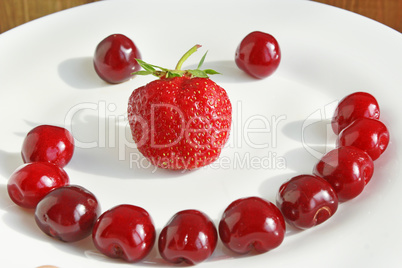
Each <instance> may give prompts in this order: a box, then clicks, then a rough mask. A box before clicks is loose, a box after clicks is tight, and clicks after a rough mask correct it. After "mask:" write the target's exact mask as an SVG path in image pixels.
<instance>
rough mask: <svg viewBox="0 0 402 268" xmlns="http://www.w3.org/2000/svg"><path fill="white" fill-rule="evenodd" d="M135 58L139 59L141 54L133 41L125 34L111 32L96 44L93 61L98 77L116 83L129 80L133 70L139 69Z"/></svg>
mask: <svg viewBox="0 0 402 268" xmlns="http://www.w3.org/2000/svg"><path fill="white" fill-rule="evenodd" d="M136 59H141V55H140V52H139V50H138V49H137V47H136V46H135V44H134V42H133V41H132V40H131V39H130V38H128V37H127V36H125V35H122V34H113V35H110V36H108V37H106V38H105V39H103V40H102V41H101V42H100V43H99V44H98V46H97V47H96V49H95V55H94V60H93V62H94V67H95V71H96V73H97V74H98V75H99V77H100V78H102V79H103V80H105V81H106V82H108V83H111V84H117V83H121V82H124V81H127V80H129V79H130V78H131V77H132V76H133V75H132V73H133V72H136V71H139V70H140V68H141V67H140V65H139V64H138V62H137V61H136Z"/></svg>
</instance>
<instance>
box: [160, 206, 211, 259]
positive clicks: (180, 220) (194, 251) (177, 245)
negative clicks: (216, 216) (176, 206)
mask: <svg viewBox="0 0 402 268" xmlns="http://www.w3.org/2000/svg"><path fill="white" fill-rule="evenodd" d="M217 240H218V233H217V230H216V228H215V225H214V223H213V222H212V220H211V219H210V218H209V217H208V216H207V215H206V214H204V213H202V212H200V211H198V210H183V211H180V212H178V213H176V214H175V215H174V216H173V217H172V218H171V219H170V221H169V222H168V223H167V224H166V226H165V227H164V228H163V229H162V232H161V233H160V235H159V243H158V248H159V253H160V254H161V256H162V258H164V259H165V260H166V261H168V262H171V263H181V262H183V261H184V262H186V263H188V264H192V265H193V264H197V263H200V262H202V261H204V260H206V259H207V258H208V257H209V256H211V255H212V253H213V252H214V250H215V248H216V244H217Z"/></svg>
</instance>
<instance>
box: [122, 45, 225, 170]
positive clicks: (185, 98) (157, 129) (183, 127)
mask: <svg viewBox="0 0 402 268" xmlns="http://www.w3.org/2000/svg"><path fill="white" fill-rule="evenodd" d="M199 47H200V46H199V45H196V46H194V47H192V48H191V49H190V50H189V51H188V52H187V53H186V54H184V55H183V57H182V58H181V59H180V60H179V62H178V64H177V66H176V68H175V69H174V70H169V69H165V68H162V67H159V66H156V65H151V64H148V63H145V62H143V61H142V60H137V61H138V63H139V64H140V65H141V66H142V68H143V69H144V70H142V71H138V72H136V73H135V74H139V75H147V74H152V75H155V76H157V77H158V78H159V79H157V80H154V81H152V82H150V83H148V84H147V85H145V86H142V87H139V88H137V89H135V90H134V91H133V93H132V94H131V96H130V98H129V103H128V120H129V123H130V128H131V132H132V136H133V139H134V141H135V143H136V145H137V148H138V150H139V151H140V152H141V153H142V154H143V155H144V156H145V157H146V158H147V159H148V160H149V161H150V162H151V163H152V164H153V165H155V166H157V167H160V168H164V169H172V170H183V169H195V168H200V167H202V166H205V165H209V164H211V163H212V162H214V161H215V160H216V159H218V157H219V155H220V153H221V150H222V147H223V146H224V145H225V143H226V142H227V140H228V138H229V133H230V127H231V120H232V105H231V103H230V100H229V97H228V95H227V93H226V91H225V90H224V89H223V88H222V87H220V86H219V85H217V84H216V83H215V82H213V81H212V80H210V79H209V77H208V74H217V73H218V72H216V71H214V70H211V69H206V70H200V67H201V65H202V64H203V62H204V59H205V56H206V54H205V55H204V56H203V57H202V59H201V61H200V63H199V65H198V67H197V69H195V70H181V66H182V64H183V62H184V61H185V60H186V59H187V58H188V57H189V56H190V55H191V54H192V53H194V52H195V51H196V50H197V49H198V48H199ZM157 69H159V70H157Z"/></svg>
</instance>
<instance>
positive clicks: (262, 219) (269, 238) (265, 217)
mask: <svg viewBox="0 0 402 268" xmlns="http://www.w3.org/2000/svg"><path fill="white" fill-rule="evenodd" d="M285 231H286V226H285V220H284V218H283V216H282V214H281V212H280V211H279V209H278V208H277V207H276V206H275V205H274V204H272V203H271V202H269V201H266V200H264V199H262V198H259V197H248V198H241V199H238V200H236V201H234V202H232V203H231V204H230V205H229V206H228V207H227V208H226V209H225V211H224V213H223V215H222V218H221V220H220V222H219V236H220V238H221V240H222V242H223V244H224V245H225V246H226V247H227V248H229V249H230V250H232V251H234V252H236V253H239V254H245V253H248V252H250V251H251V250H252V249H253V248H254V249H255V250H256V251H257V252H259V253H264V252H267V251H269V250H271V249H274V248H276V247H278V246H279V245H280V244H281V243H282V241H283V239H284V237H285Z"/></svg>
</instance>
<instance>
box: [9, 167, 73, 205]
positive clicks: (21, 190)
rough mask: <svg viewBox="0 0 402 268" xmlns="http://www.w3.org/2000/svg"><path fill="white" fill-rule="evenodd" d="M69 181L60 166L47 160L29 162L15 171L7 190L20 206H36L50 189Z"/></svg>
mask: <svg viewBox="0 0 402 268" xmlns="http://www.w3.org/2000/svg"><path fill="white" fill-rule="evenodd" d="M69 181H70V180H69V177H68V175H67V173H66V172H65V171H64V170H63V169H62V168H60V167H59V166H56V165H53V164H50V163H46V162H35V163H28V164H24V165H22V166H20V167H19V168H17V169H16V170H15V171H14V172H13V174H12V175H11V177H10V179H9V180H8V184H7V190H8V194H9V196H10V198H11V200H12V201H13V202H14V203H16V204H17V205H18V206H21V207H24V208H35V207H36V205H37V204H38V203H39V201H40V200H42V198H43V197H44V196H45V195H47V194H48V193H49V192H50V191H52V190H53V189H55V188H58V187H61V186H65V185H67V184H68V183H69Z"/></svg>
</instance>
